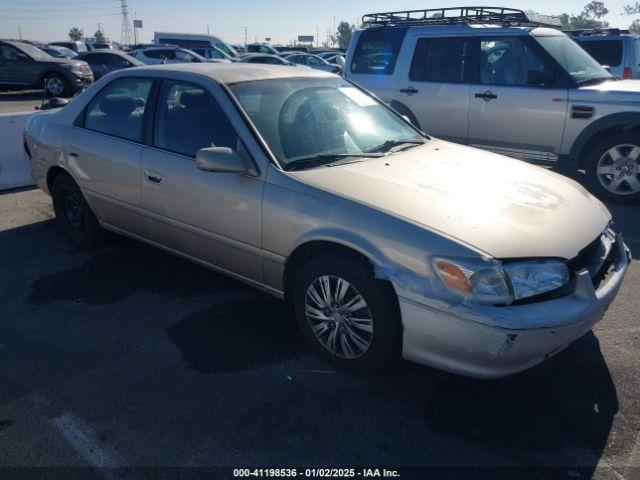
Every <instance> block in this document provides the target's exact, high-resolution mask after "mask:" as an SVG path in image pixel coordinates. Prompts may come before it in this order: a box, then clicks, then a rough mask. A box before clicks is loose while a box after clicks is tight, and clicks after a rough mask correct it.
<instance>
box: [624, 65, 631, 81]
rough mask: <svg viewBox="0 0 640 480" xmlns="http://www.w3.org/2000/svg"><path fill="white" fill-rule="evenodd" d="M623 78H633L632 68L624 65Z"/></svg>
mask: <svg viewBox="0 0 640 480" xmlns="http://www.w3.org/2000/svg"><path fill="white" fill-rule="evenodd" d="M622 78H623V79H624V80H631V78H633V72H632V71H631V68H629V67H624V70H623V71H622Z"/></svg>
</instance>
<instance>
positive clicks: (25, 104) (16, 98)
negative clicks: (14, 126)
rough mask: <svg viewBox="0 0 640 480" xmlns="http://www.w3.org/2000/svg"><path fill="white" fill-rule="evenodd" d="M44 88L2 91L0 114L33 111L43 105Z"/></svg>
mask: <svg viewBox="0 0 640 480" xmlns="http://www.w3.org/2000/svg"><path fill="white" fill-rule="evenodd" d="M42 98H43V91H42V90H15V91H6V90H5V91H0V114H3V113H18V112H32V111H34V110H35V107H39V106H41V105H42Z"/></svg>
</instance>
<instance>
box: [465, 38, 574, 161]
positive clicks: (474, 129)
mask: <svg viewBox="0 0 640 480" xmlns="http://www.w3.org/2000/svg"><path fill="white" fill-rule="evenodd" d="M476 45H477V46H476V48H477V53H478V55H477V58H476V60H475V61H476V62H477V63H476V65H475V67H476V70H475V78H474V82H473V84H472V85H471V89H470V93H469V104H470V108H469V144H470V145H472V146H475V147H480V148H485V149H488V150H491V151H494V152H497V153H502V154H505V155H509V156H512V157H515V158H520V159H523V160H533V161H544V162H546V161H557V159H558V154H559V151H560V146H561V143H562V136H563V132H564V125H565V121H566V110H567V87H566V84H565V83H564V80H563V78H561V76H560V72H559V71H555V67H554V64H553V63H552V62H551V60H550V59H549V58H547V56H546V54H545V52H544V51H543V50H542V49H541V48H540V47H539V45H537V44H536V43H535V40H534V39H533V38H531V37H529V36H508V35H502V36H491V37H486V36H479V37H477V44H476ZM546 76H548V77H549V78H548V79H547V80H545V82H544V84H543V83H542V80H541V78H544V77H546Z"/></svg>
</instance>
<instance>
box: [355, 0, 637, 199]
mask: <svg viewBox="0 0 640 480" xmlns="http://www.w3.org/2000/svg"><path fill="white" fill-rule="evenodd" d="M363 23H364V25H365V26H366V27H367V28H366V29H364V30H362V31H359V32H356V34H355V35H354V38H353V40H352V42H351V46H350V48H349V52H348V57H347V64H346V66H345V76H346V78H348V79H350V80H352V81H354V82H356V83H358V84H360V85H361V86H363V87H364V88H366V89H368V90H370V91H372V92H373V93H375V94H376V95H377V96H378V97H380V98H381V99H382V100H384V101H385V102H387V103H388V104H390V105H391V106H392V107H393V108H394V109H395V110H396V111H398V112H399V113H401V114H402V115H404V116H406V117H407V118H408V119H410V120H411V121H412V123H414V125H416V126H418V127H419V128H420V129H422V130H424V131H426V132H429V133H430V134H433V135H435V136H437V137H440V138H443V139H447V140H451V141H454V142H458V143H462V144H468V145H472V146H475V147H480V148H484V149H487V150H491V151H494V152H497V153H502V154H506V155H509V156H512V157H516V158H519V159H522V160H526V161H532V162H536V163H540V164H544V165H552V166H556V167H558V168H559V169H560V170H563V171H575V170H577V169H585V170H586V173H587V176H586V180H587V182H588V184H589V186H590V188H591V189H592V190H593V191H594V193H596V194H598V195H599V196H600V197H603V198H607V199H613V200H624V201H634V202H637V201H638V200H640V168H639V161H640V102H638V100H640V95H639V94H638V93H639V92H640V82H638V81H633V80H629V81H618V79H617V78H615V77H614V76H613V75H611V74H610V73H609V72H608V71H606V70H605V69H604V68H603V67H602V66H601V65H600V64H599V63H598V62H597V61H596V60H594V59H593V58H592V57H591V56H589V54H587V52H585V51H584V50H583V49H582V48H580V46H579V45H578V44H576V43H575V42H574V41H573V40H572V39H571V38H569V37H567V36H566V35H565V34H564V33H562V32H560V31H559V30H556V29H553V28H545V27H540V26H539V25H540V23H535V24H534V22H533V21H532V19H530V18H528V17H527V15H526V14H525V13H524V12H522V11H520V10H513V9H505V8H449V9H438V10H420V11H407V12H392V13H381V14H380V13H379V14H371V15H365V16H364V18H363Z"/></svg>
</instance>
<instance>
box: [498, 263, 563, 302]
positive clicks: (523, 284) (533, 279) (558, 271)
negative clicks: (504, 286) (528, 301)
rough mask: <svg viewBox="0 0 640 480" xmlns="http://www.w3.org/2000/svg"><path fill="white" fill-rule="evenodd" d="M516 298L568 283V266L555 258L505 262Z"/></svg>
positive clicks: (536, 293) (548, 290) (537, 293)
mask: <svg viewBox="0 0 640 480" xmlns="http://www.w3.org/2000/svg"><path fill="white" fill-rule="evenodd" d="M503 268H504V271H505V272H506V273H507V276H508V277H509V280H510V281H511V286H512V288H513V296H514V298H515V299H516V300H520V299H522V298H527V297H533V296H535V295H540V294H541V293H545V292H550V291H552V290H556V289H558V288H560V287H562V286H564V285H566V284H567V283H569V268H568V267H567V264H566V263H563V262H559V261H557V260H535V261H530V262H517V263H516V262H514V263H505V264H504V265H503Z"/></svg>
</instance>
